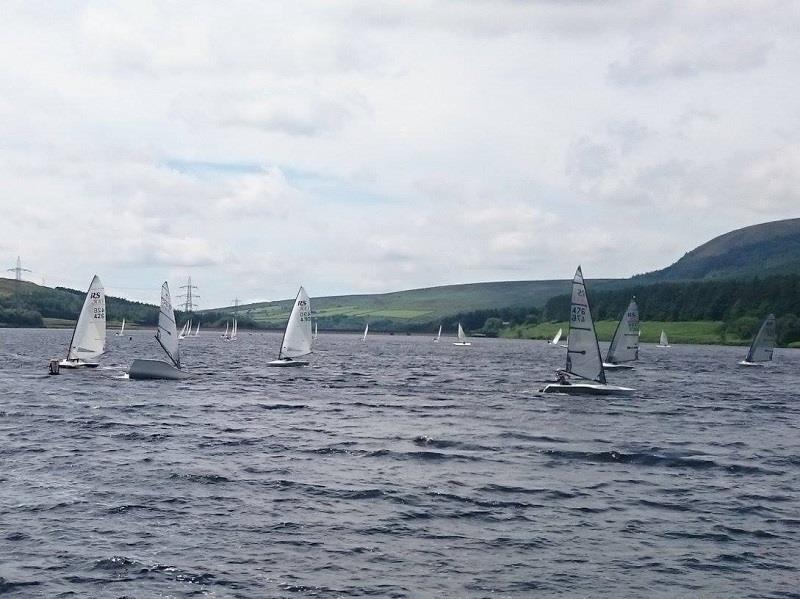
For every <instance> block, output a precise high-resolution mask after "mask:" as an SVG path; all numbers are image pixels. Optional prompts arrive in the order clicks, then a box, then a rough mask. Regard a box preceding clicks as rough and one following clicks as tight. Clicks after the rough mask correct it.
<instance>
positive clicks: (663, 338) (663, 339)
mask: <svg viewBox="0 0 800 599" xmlns="http://www.w3.org/2000/svg"><path fill="white" fill-rule="evenodd" d="M658 344H659V345H663V346H667V345H669V339H667V333H666V332H665V331H661V339H660V340H659V342H658Z"/></svg>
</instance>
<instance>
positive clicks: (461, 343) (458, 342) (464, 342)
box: [453, 341, 472, 347]
mask: <svg viewBox="0 0 800 599" xmlns="http://www.w3.org/2000/svg"><path fill="white" fill-rule="evenodd" d="M453 345H460V346H462V347H463V346H466V345H472V343H470V342H469V341H454V342H453Z"/></svg>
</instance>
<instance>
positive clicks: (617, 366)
mask: <svg viewBox="0 0 800 599" xmlns="http://www.w3.org/2000/svg"><path fill="white" fill-rule="evenodd" d="M603 368H604V369H605V370H633V364H611V363H609V362H603Z"/></svg>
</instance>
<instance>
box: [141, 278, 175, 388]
mask: <svg viewBox="0 0 800 599" xmlns="http://www.w3.org/2000/svg"><path fill="white" fill-rule="evenodd" d="M156 341H158V344H159V345H160V346H161V349H163V350H164V353H165V354H167V357H168V358H169V361H170V364H168V363H167V362H164V361H162V360H134V361H133V362H132V363H131V365H130V367H129V368H128V377H129V378H132V379H171V380H176V379H183V378H186V377H188V376H189V375H188V374H187V373H185V372H183V371H182V370H181V352H180V348H179V347H178V327H177V326H176V325H175V312H174V311H173V309H172V299H171V298H170V295H169V285H167V282H166V281H164V284H163V285H162V286H161V309H160V310H159V312H158V330H157V331H156Z"/></svg>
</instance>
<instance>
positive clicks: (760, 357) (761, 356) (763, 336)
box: [739, 314, 777, 366]
mask: <svg viewBox="0 0 800 599" xmlns="http://www.w3.org/2000/svg"><path fill="white" fill-rule="evenodd" d="M776 341H777V334H776V332H775V315H774V314H770V315H769V316H767V317H766V318H765V319H764V322H762V323H761V328H760V329H758V333H756V336H755V338H754V339H753V343H752V345H750V351H748V352H747V357H746V358H745V359H744V360H742V361H741V362H739V365H740V366H765V365H766V363H767V362H771V361H772V351H773V350H774V349H775V343H776Z"/></svg>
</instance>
